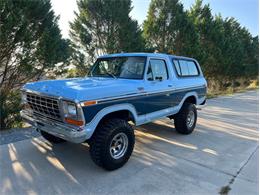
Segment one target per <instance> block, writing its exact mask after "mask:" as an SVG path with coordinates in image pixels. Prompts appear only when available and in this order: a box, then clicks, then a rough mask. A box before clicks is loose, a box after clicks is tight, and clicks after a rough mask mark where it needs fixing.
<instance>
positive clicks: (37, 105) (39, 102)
mask: <svg viewBox="0 0 260 195" xmlns="http://www.w3.org/2000/svg"><path fill="white" fill-rule="evenodd" d="M26 100H27V102H28V104H29V106H30V107H31V109H32V110H33V113H34V114H36V115H39V114H40V115H44V116H46V117H48V118H52V119H55V120H58V121H62V120H61V115H60V109H59V101H58V100H57V99H55V98H50V97H46V96H40V95H36V94H32V93H27V94H26Z"/></svg>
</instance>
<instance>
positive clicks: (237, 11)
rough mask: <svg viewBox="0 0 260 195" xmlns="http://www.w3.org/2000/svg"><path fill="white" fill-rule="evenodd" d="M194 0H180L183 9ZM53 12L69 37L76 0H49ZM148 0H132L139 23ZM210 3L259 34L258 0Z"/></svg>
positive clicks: (208, 0) (210, 0)
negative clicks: (58, 17)
mask: <svg viewBox="0 0 260 195" xmlns="http://www.w3.org/2000/svg"><path fill="white" fill-rule="evenodd" d="M194 1H195V0H181V2H182V3H183V5H184V8H185V9H189V8H190V6H191V5H192V4H193V3H194ZM51 3H52V6H53V9H54V12H55V14H56V15H59V16H60V19H59V26H60V28H61V30H62V35H63V37H64V38H68V37H69V22H72V21H73V19H74V17H75V15H74V11H77V3H76V0H66V1H62V0H51ZM149 3H150V0H132V5H133V10H132V11H131V13H130V15H131V17H132V18H133V19H136V20H137V21H138V23H139V25H141V24H142V23H143V21H144V20H145V18H146V15H147V10H148V8H149ZM204 3H210V7H211V9H212V13H213V15H215V14H218V13H220V14H221V15H222V16H223V17H234V18H235V19H237V21H238V22H239V23H240V24H241V25H242V26H244V27H246V28H247V29H248V30H249V32H250V33H251V34H252V35H253V36H256V35H258V34H259V32H258V29H259V20H258V14H259V5H258V0H204Z"/></svg>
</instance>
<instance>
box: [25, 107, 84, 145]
mask: <svg viewBox="0 0 260 195" xmlns="http://www.w3.org/2000/svg"><path fill="white" fill-rule="evenodd" d="M20 115H21V117H22V118H23V119H24V120H25V121H26V122H28V123H29V124H31V125H32V126H33V127H34V128H36V129H37V130H41V131H45V132H47V133H49V134H52V135H54V136H57V137H59V138H62V139H64V140H67V141H70V142H74V143H82V142H84V141H86V140H87V139H88V138H89V135H88V133H87V131H86V130H85V129H84V128H82V127H76V126H72V125H68V124H64V123H61V122H57V121H54V120H51V119H49V118H46V117H40V118H39V117H36V116H32V115H30V113H28V112H27V111H26V110H22V111H21V112H20Z"/></svg>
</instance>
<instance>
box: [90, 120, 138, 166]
mask: <svg viewBox="0 0 260 195" xmlns="http://www.w3.org/2000/svg"><path fill="white" fill-rule="evenodd" d="M134 144H135V135H134V130H133V128H132V126H131V125H130V124H129V123H128V122H127V121H125V120H122V119H110V120H107V121H104V122H102V123H101V124H100V125H99V126H98V127H97V129H96V131H95V133H94V134H93V136H92V138H91V141H90V156H91V158H92V160H93V161H94V162H95V164H97V165H98V166H100V167H102V168H104V169H106V170H115V169H118V168H120V167H122V166H123V165H124V164H125V163H126V162H127V161H128V159H129V158H130V156H131V154H132V152H133V149H134Z"/></svg>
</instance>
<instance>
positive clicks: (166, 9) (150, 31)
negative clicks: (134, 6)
mask: <svg viewBox="0 0 260 195" xmlns="http://www.w3.org/2000/svg"><path fill="white" fill-rule="evenodd" d="M143 28H144V32H143V35H144V38H145V40H146V44H147V47H148V48H151V49H150V50H158V51H159V52H163V53H174V54H177V55H188V56H191V57H192V56H194V55H195V53H196V52H197V41H198V36H197V33H196V31H195V28H194V25H193V24H192V22H191V21H190V19H189V17H188V16H187V13H186V12H185V11H184V9H183V5H182V4H181V3H179V1H178V0H152V1H151V3H150V6H149V10H148V16H147V19H146V20H145V21H144V24H143Z"/></svg>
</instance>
